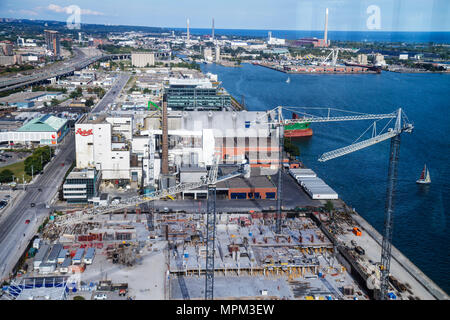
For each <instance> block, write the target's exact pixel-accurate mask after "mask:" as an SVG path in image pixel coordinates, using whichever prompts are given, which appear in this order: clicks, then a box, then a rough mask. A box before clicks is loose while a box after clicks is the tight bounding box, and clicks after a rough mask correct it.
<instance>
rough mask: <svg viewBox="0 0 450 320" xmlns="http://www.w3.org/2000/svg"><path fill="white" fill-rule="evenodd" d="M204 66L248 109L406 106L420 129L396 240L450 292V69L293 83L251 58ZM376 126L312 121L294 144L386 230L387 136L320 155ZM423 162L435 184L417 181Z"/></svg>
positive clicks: (408, 144) (402, 189)
mask: <svg viewBox="0 0 450 320" xmlns="http://www.w3.org/2000/svg"><path fill="white" fill-rule="evenodd" d="M202 70H203V71H204V72H212V73H214V74H217V75H218V76H219V80H220V81H222V83H223V86H224V87H225V88H226V90H227V91H228V92H229V93H230V94H231V95H233V96H234V97H235V98H236V99H237V100H238V101H241V99H242V97H244V99H245V106H246V108H247V109H248V110H268V109H272V108H275V107H277V106H279V105H282V106H301V107H316V108H317V107H326V108H328V107H330V108H339V109H345V110H352V111H358V112H364V113H389V112H392V111H394V110H396V109H397V108H399V107H402V108H403V109H404V111H405V112H406V114H407V116H408V118H409V120H410V121H411V122H413V123H414V126H415V129H414V131H413V133H412V134H403V136H402V138H401V139H402V141H401V147H400V162H399V170H398V184H397V193H396V202H395V213H394V236H393V238H394V239H393V243H394V245H395V246H396V247H397V248H398V249H399V250H400V251H402V252H403V253H404V254H405V255H406V256H407V257H408V258H409V259H410V260H411V261H412V262H413V263H414V264H416V265H417V266H418V267H419V268H420V269H421V270H422V271H423V272H424V273H425V274H426V275H428V276H429V277H430V278H431V279H432V280H433V281H435V282H436V283H437V284H438V285H439V286H440V287H441V288H442V289H443V290H445V291H446V292H450V274H449V273H448V270H449V269H450V255H449V254H448V253H449V252H450V220H449V218H450V210H449V209H450V208H449V206H450V202H449V199H450V165H449V160H448V158H449V156H450V154H449V153H450V151H449V150H450V123H449V119H450V100H449V98H448V90H449V88H450V75H448V74H406V73H403V74H401V73H391V72H382V73H381V74H370V75H305V74H292V75H290V80H291V81H290V83H286V79H287V75H286V74H284V73H281V72H277V71H273V70H270V69H267V68H263V67H258V66H253V65H251V64H243V65H242V67H240V68H227V67H223V66H218V65H215V64H208V65H202ZM309 112H311V113H314V114H318V113H321V112H323V113H326V112H327V111H326V110H318V109H315V110H309ZM370 124H371V123H370V122H369V121H348V122H341V123H323V124H318V123H313V124H311V128H312V129H313V131H314V135H313V137H311V138H303V139H302V140H294V142H295V143H296V144H298V145H299V147H300V152H301V160H302V161H303V162H304V163H305V164H306V165H307V166H308V167H310V168H312V169H313V170H315V171H316V172H317V173H318V175H319V176H320V177H321V178H323V179H324V180H325V181H326V182H327V183H328V184H329V185H330V186H331V187H332V188H333V189H335V190H336V192H337V193H338V194H339V196H340V198H342V199H343V200H344V201H345V202H346V203H347V204H348V205H350V206H352V207H354V208H355V209H356V211H357V212H358V213H359V214H360V215H362V216H363V217H364V218H365V219H366V220H367V221H368V222H369V223H371V224H372V225H373V226H374V227H375V228H376V229H377V230H378V231H379V232H382V230H383V220H384V205H385V196H386V180H387V171H388V161H389V141H385V142H383V143H379V144H377V145H374V146H372V147H369V148H366V149H363V150H360V151H357V152H354V153H352V154H349V155H346V156H343V157H341V158H337V159H334V160H330V161H328V162H324V163H321V162H318V161H317V159H318V158H319V156H320V155H321V154H322V153H324V152H326V151H331V150H334V149H337V148H340V147H343V146H346V145H349V144H351V143H352V142H353V141H354V140H355V139H357V138H358V137H359V136H360V135H361V134H362V133H363V132H364V131H365V130H366V129H367V128H368V127H369V126H370ZM369 131H370V130H369ZM368 137H369V136H366V138H368ZM425 163H426V164H427V166H428V168H429V169H430V175H431V180H432V183H431V184H430V185H417V184H416V180H417V179H418V178H419V176H420V173H421V170H422V168H423V165H424V164H425Z"/></svg>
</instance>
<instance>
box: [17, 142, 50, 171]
mask: <svg viewBox="0 0 450 320" xmlns="http://www.w3.org/2000/svg"><path fill="white" fill-rule="evenodd" d="M52 153H53V150H52V149H51V148H50V147H49V146H45V147H40V148H37V149H36V150H35V151H34V152H33V154H32V155H31V156H29V157H28V158H26V159H25V162H24V165H25V173H26V174H27V175H29V176H31V175H32V174H33V175H34V174H36V173H39V172H42V169H43V168H44V166H45V165H46V164H47V163H48V162H50V160H51V158H52V155H53V154H52Z"/></svg>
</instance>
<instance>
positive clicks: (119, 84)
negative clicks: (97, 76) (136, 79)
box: [92, 73, 130, 113]
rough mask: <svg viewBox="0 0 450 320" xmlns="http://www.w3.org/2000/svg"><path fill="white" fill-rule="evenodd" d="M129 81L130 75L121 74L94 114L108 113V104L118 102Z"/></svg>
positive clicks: (96, 107) (94, 110)
mask: <svg viewBox="0 0 450 320" xmlns="http://www.w3.org/2000/svg"><path fill="white" fill-rule="evenodd" d="M128 79H130V74H129V73H120V74H119V76H118V78H117V80H116V82H114V84H113V86H112V87H111V89H110V90H109V91H108V92H107V93H106V94H105V95H104V96H103V98H102V99H101V100H100V101H99V103H98V104H97V105H96V106H95V108H94V109H93V110H92V112H93V113H98V112H104V111H106V108H107V106H108V104H110V103H113V102H114V101H115V100H116V98H117V96H118V95H119V94H120V92H121V91H122V89H123V87H124V86H125V85H126V84H127V82H128Z"/></svg>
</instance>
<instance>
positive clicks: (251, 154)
mask: <svg viewBox="0 0 450 320" xmlns="http://www.w3.org/2000/svg"><path fill="white" fill-rule="evenodd" d="M172 116H173V114H172ZM175 116H177V115H175ZM180 116H181V117H182V118H181V119H180V120H179V122H180V121H181V122H182V121H183V120H182V119H183V118H184V119H186V118H188V117H195V118H196V120H198V122H199V123H200V126H197V127H196V128H194V127H193V128H190V129H189V127H188V126H185V127H184V128H183V131H181V132H175V133H174V132H172V136H182V137H186V136H187V132H188V130H191V131H192V132H195V129H197V131H198V129H199V128H200V129H201V130H202V134H203V137H202V139H201V141H202V142H201V143H200V140H199V141H197V144H198V146H194V148H195V147H197V148H198V147H200V146H201V147H202V150H201V152H200V153H199V154H200V156H199V159H197V161H195V158H196V157H195V156H194V157H192V158H194V162H193V163H190V162H189V161H184V157H183V155H182V154H181V155H179V156H181V162H177V161H176V159H177V157H176V153H175V152H174V150H175V151H176V150H177V144H176V143H173V139H169V137H171V135H169V133H170V131H169V126H170V125H172V126H173V123H174V122H173V121H172V122H171V123H169V121H168V120H169V119H170V116H169V114H168V110H167V103H165V102H164V103H163V108H162V110H161V129H156V128H155V129H151V128H149V129H148V130H149V132H148V137H150V139H148V138H147V141H150V144H151V143H152V141H156V143H155V147H151V148H150V149H152V152H147V153H148V154H147V155H143V160H144V159H145V160H149V161H150V162H148V163H150V164H153V161H155V160H156V159H158V162H159V163H160V165H159V164H158V170H157V171H158V173H157V174H155V173H154V171H152V178H151V179H148V180H149V181H151V183H154V187H153V189H152V188H149V189H148V190H146V191H144V192H143V194H141V195H136V196H131V197H126V198H124V199H117V200H116V201H114V202H113V203H111V204H106V205H103V206H95V205H94V206H92V205H91V206H86V207H84V208H80V209H70V210H63V211H60V212H57V213H56V212H54V213H53V214H52V215H51V216H50V217H49V219H48V220H47V221H46V222H45V223H44V225H43V226H42V228H40V230H39V234H38V238H37V239H38V242H39V243H38V244H36V245H35V243H34V242H33V243H30V245H29V248H27V251H26V252H25V253H24V255H23V257H22V258H21V259H20V261H19V262H18V263H17V266H16V270H17V271H18V272H17V273H16V275H17V276H16V277H15V278H14V279H12V280H11V282H10V284H9V286H6V287H4V288H3V292H4V293H3V296H2V297H3V298H10V299H21V298H22V297H27V299H32V298H33V297H34V298H36V299H37V298H39V297H42V293H41V291H42V290H43V288H42V283H43V282H45V283H52V284H53V286H52V288H53V289H54V291H55V292H57V294H58V295H59V293H60V292H61V289H60V288H64V290H63V291H64V292H65V294H63V295H60V296H59V297H60V298H61V299H75V298H77V299H79V297H80V296H81V297H82V298H84V299H95V300H98V299H102V300H104V299H107V300H111V299H112V300H114V299H184V300H187V299H208V300H210V299H280V300H282V299H303V300H335V299H339V300H365V299H391V300H395V299H410V300H415V299H446V298H448V296H447V295H446V294H445V293H444V292H443V291H442V290H440V289H439V288H438V287H437V286H436V285H435V284H434V283H433V282H432V281H431V280H430V279H428V278H427V277H426V276H425V275H424V274H423V273H420V270H418V269H417V267H415V266H414V265H413V264H412V263H411V262H410V261H409V260H407V259H406V257H404V256H403V255H402V254H401V253H400V252H398V250H397V249H396V248H395V247H393V246H391V240H392V234H391V232H390V229H389V226H390V223H392V217H391V216H390V213H391V212H392V206H391V205H389V206H388V207H387V208H388V209H387V213H386V214H387V215H386V219H387V220H386V221H387V222H388V223H387V224H386V226H387V229H385V230H384V234H383V236H381V235H380V234H379V233H378V232H377V231H376V230H374V229H373V228H372V227H371V226H370V225H369V224H368V223H367V222H365V220H364V219H362V217H360V216H359V215H358V214H357V213H356V212H355V211H354V210H351V209H349V208H348V207H347V206H346V205H345V203H344V202H343V201H342V200H340V199H339V197H338V195H337V193H336V192H334V190H332V189H331V188H330V187H329V186H328V185H327V184H326V183H325V182H324V181H323V180H321V179H320V178H318V177H317V175H316V174H315V173H314V172H313V171H312V170H310V169H307V168H304V166H303V164H301V163H300V162H299V161H297V160H295V159H293V158H292V157H290V156H289V155H288V154H286V152H284V136H283V131H284V130H283V127H284V125H288V124H292V123H297V122H330V121H331V122H332V121H352V120H370V119H372V120H373V119H390V120H395V126H394V128H390V130H388V129H387V126H386V127H385V128H384V129H386V131H385V132H384V133H383V131H381V132H378V133H377V135H374V136H372V138H370V139H368V140H364V141H361V142H358V143H355V144H353V145H351V146H348V147H344V148H341V149H337V150H334V151H330V152H327V153H325V154H323V155H322V156H321V157H320V158H319V161H328V160H330V159H333V158H336V157H340V156H342V155H345V154H348V153H351V152H353V151H355V150H359V149H363V148H365V147H368V146H371V145H373V144H376V143H378V142H381V141H384V140H388V139H391V149H392V148H394V149H393V150H394V151H392V153H393V155H391V161H390V167H391V166H394V167H395V165H396V157H395V153H396V152H397V151H398V146H397V144H399V141H397V140H396V139H397V138H398V136H399V135H400V134H402V133H403V132H411V130H412V125H410V124H409V123H408V122H407V121H406V119H407V118H406V117H405V115H404V113H403V112H402V110H401V109H398V110H397V111H395V112H393V113H390V114H380V115H375V114H360V115H350V116H342V115H341V116H332V115H330V110H329V111H328V116H326V117H319V116H311V115H306V114H305V115H304V116H303V117H302V118H298V119H284V118H283V111H282V107H279V108H277V109H274V110H270V111H268V112H266V113H264V112H262V113H257V112H256V113H249V112H240V113H237V112H234V111H233V112H226V111H219V112H217V113H213V112H206V113H199V112H198V111H193V113H192V114H189V113H188V112H186V111H185V112H183V113H182V114H180ZM214 117H216V119H219V120H220V119H221V121H222V123H224V124H225V125H227V124H229V125H230V127H232V128H233V130H232V131H231V136H230V133H228V135H227V136H224V137H216V136H215V134H214V131H213V130H212V129H213V121H212V119H214ZM119 120H120V121H119ZM94 121H98V120H94ZM107 121H109V122H112V123H115V124H116V126H117V127H119V128H121V131H122V132H124V133H123V134H124V135H126V134H128V133H129V134H130V136H131V135H132V134H133V133H134V131H135V128H134V127H133V124H132V121H125V122H123V121H122V119H109V120H107ZM150 121H151V120H150ZM184 122H186V121H184ZM202 123H203V127H202V126H201V124H202ZM214 123H216V122H214ZM101 125H102V126H104V128H106V129H107V128H108V126H110V124H107V123H103V122H102V124H101ZM255 126H256V127H257V128H258V129H259V131H258V132H259V135H256V136H251V135H250V137H249V134H250V133H251V130H252V129H253V127H255ZM216 127H218V125H216ZM101 128H103V127H98V128H97V127H92V128H87V127H86V129H84V130H85V131H86V132H85V133H84V134H83V135H82V136H83V137H84V138H85V137H90V138H89V139H93V140H87V142H86V141H84V140H80V145H82V146H83V148H84V147H85V146H86V148H90V147H91V146H92V145H94V146H95V144H96V143H98V144H100V147H99V148H98V149H97V151H96V152H93V150H92V156H93V157H94V156H98V154H99V151H98V150H101V149H100V148H101V147H104V145H101V143H102V140H99V141H96V140H95V139H97V138H96V137H97V131H99V130H100V129H101ZM238 128H242V130H237V129H238ZM116 130H117V129H116ZM152 130H153V131H152ZM193 130H194V131H193ZM103 132H108V131H105V130H103ZM261 132H262V133H261ZM195 134H197V135H199V134H198V133H195ZM99 137H100V138H101V137H102V135H101V134H99ZM106 137H107V138H108V139H110V138H109V135H108V134H106ZM84 138H80V139H84ZM100 138H98V139H100ZM227 138H230V139H231V143H230V144H227V143H224V144H220V143H219V142H223V141H227ZM256 138H258V139H256ZM153 139H155V140H153ZM250 139H256V140H255V144H256V149H255V150H253V149H252V148H254V144H253V143H250ZM241 140H242V142H243V145H240V144H239V143H238V141H241ZM261 140H263V141H266V142H267V143H266V144H263V143H261ZM89 141H93V142H89ZM111 141H112V140H111ZM190 141H191V142H192V143H194V144H195V139H190ZM269 141H270V143H268V142H269ZM147 146H148V145H147ZM153 148H155V149H153ZM83 150H84V149H83ZM147 151H148V149H147ZM169 151H171V152H169ZM255 151H256V152H255ZM77 152H78V151H77ZM102 152H103V151H101V152H100V154H101V155H103V157H104V161H105V163H106V162H107V161H108V159H109V158H108V157H109V156H110V155H113V156H117V155H116V154H115V152H118V151H115V150H112V149H111V150H110V149H108V150H106V151H105V152H104V153H102ZM120 152H123V154H124V155H125V153H126V152H129V150H128V149H127V148H121V151H120ZM264 154H266V157H264V156H263V155H264ZM155 155H156V156H157V157H155ZM226 155H227V156H226ZM83 156H84V157H85V156H86V154H83ZM145 157H148V159H146V158H145ZM189 158H190V157H189ZM112 159H115V158H114V157H113V158H112ZM121 159H122V158H121ZM78 160H79V158H78V154H77V161H78ZM125 160H126V159H125ZM186 160H188V159H186ZM90 161H91V160H90ZM113 162H114V161H113ZM142 163H144V161H143V162H142ZM105 166H106V165H105ZM113 167H114V166H113ZM159 167H160V168H159ZM104 169H105V168H104V167H103V168H102V166H100V167H99V168H97V169H96V170H99V171H101V173H102V178H103V179H106V178H105V177H108V176H106V175H107V174H109V175H110V176H109V177H110V178H109V179H115V178H114V177H113V175H114V174H116V173H117V172H116V171H117V170H114V169H113V170H109V169H108V170H109V171H108V170H104ZM152 169H153V166H152ZM155 171H156V170H155ZM94 173H95V172H94ZM118 173H119V174H122V173H123V172H122V173H121V172H120V171H119V172H118ZM141 174H142V175H144V174H145V173H144V172H143V173H141ZM395 174H396V170H391V169H390V170H389V180H388V181H390V182H392V181H395ZM111 177H113V178H111ZM75 178H76V177H75ZM75 178H74V179H75ZM144 178H145V176H143V177H141V179H140V180H141V181H142V180H145V179H144ZM153 180H155V181H153ZM93 181H94V182H95V179H94V180H93ZM74 183H75V184H74V185H68V186H70V187H71V188H73V187H74V186H75V187H76V186H78V185H77V184H76V183H78V184H79V183H80V182H78V181H74ZM67 190H69V191H70V189H69V188H67ZM77 192H79V191H77ZM188 194H191V195H192V194H193V199H192V198H189V199H184V196H185V195H188ZM180 195H181V196H182V198H183V199H180V198H178V199H175V197H179V196H180ZM392 195H393V190H392V186H391V185H390V184H389V185H388V200H389V199H390V197H392ZM168 199H172V200H168ZM388 203H389V202H388ZM161 204H162V205H161ZM188 208H190V210H188ZM35 241H36V240H35ZM31 246H32V247H33V248H31ZM32 249H34V250H32ZM36 251H37V254H36ZM391 253H394V255H395V256H392V255H391ZM380 255H381V262H380ZM30 279H32V283H33V285H30V284H29V283H30V281H31V280H30ZM36 279H38V285H36ZM39 285H40V286H41V287H40V288H41V289H42V290H37V289H38V288H39ZM36 286H38V288H36ZM44 287H45V286H44ZM28 290H35V291H36V292H38V293H36V295H35V296H33V292H34V291H28ZM55 294H56V293H55Z"/></svg>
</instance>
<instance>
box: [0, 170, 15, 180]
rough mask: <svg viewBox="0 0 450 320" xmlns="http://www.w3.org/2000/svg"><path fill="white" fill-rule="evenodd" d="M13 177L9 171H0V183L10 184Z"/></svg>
mask: <svg viewBox="0 0 450 320" xmlns="http://www.w3.org/2000/svg"><path fill="white" fill-rule="evenodd" d="M13 176H14V173H13V172H12V171H11V170H9V169H5V170H2V171H1V172H0V182H1V183H4V182H11V181H13Z"/></svg>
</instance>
